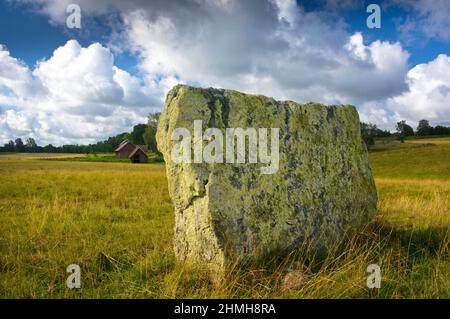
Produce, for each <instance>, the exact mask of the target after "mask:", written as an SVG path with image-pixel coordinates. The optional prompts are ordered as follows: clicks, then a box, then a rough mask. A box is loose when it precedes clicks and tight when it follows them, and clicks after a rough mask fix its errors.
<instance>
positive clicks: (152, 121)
mask: <svg viewBox="0 0 450 319" xmlns="http://www.w3.org/2000/svg"><path fill="white" fill-rule="evenodd" d="M160 115H161V113H159V112H157V113H150V114H149V116H148V122H147V127H146V128H145V132H144V142H145V144H146V145H147V146H148V149H149V151H150V152H157V151H158V147H157V145H156V127H157V126H158V119H159V116H160Z"/></svg>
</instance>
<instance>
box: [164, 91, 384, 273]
mask: <svg viewBox="0 0 450 319" xmlns="http://www.w3.org/2000/svg"><path fill="white" fill-rule="evenodd" d="M195 120H201V121H202V123H203V131H204V130H205V129H207V128H210V127H215V128H218V129H220V130H221V131H222V132H223V133H224V135H225V129H226V128H244V129H245V128H256V129H258V128H268V130H270V128H279V169H278V171H277V172H276V173H274V174H261V171H260V169H261V166H262V165H263V164H262V163H257V164H250V163H244V164H236V163H233V164H230V163H212V164H208V163H180V164H177V163H175V162H173V161H172V158H171V150H172V147H173V145H174V143H175V141H172V140H171V136H172V132H173V130H174V129H176V128H186V129H188V130H189V131H190V132H191V135H192V136H193V135H194V133H193V127H194V124H193V123H194V121H195ZM269 140H270V139H269ZM157 143H158V148H159V150H160V151H161V152H162V154H163V155H164V159H165V162H166V170H167V178H168V185H169V192H170V196H171V199H172V201H173V203H174V206H175V233H174V236H175V238H174V250H175V253H176V255H177V257H178V258H180V259H187V260H197V261H203V262H207V263H210V264H212V265H216V266H219V267H223V266H226V265H227V264H228V263H229V262H231V261H234V260H235V259H236V258H245V257H252V256H262V255H267V254H270V253H272V252H279V251H281V250H290V249H296V248H299V247H306V246H308V247H310V248H313V249H314V250H319V249H326V248H327V247H329V246H330V245H332V244H333V243H335V242H336V241H337V240H339V239H340V238H341V237H342V235H343V233H344V232H345V231H346V230H347V229H351V228H357V227H361V226H362V225H364V224H365V223H367V222H368V221H369V220H370V219H371V218H372V217H373V216H374V215H375V213H376V203H377V195H376V189H375V184H374V180H373V177H372V172H371V169H370V165H369V160H368V154H367V150H366V147H365V145H364V144H363V143H362V141H361V137H360V131H359V117H358V113H357V111H356V109H355V107H353V106H350V105H342V106H325V105H321V104H314V103H309V104H298V103H295V102H291V101H275V100H274V99H272V98H269V97H265V96H259V95H249V94H243V93H240V92H237V91H232V90H222V89H201V88H193V87H189V86H185V85H177V86H175V87H174V88H173V89H172V90H171V91H170V92H169V93H168V95H167V99H166V103H165V105H164V109H163V112H162V114H161V117H160V120H159V122H158V130H157ZM269 145H270V143H269ZM247 152H248V149H247Z"/></svg>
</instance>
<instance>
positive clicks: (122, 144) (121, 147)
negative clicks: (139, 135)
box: [114, 139, 134, 152]
mask: <svg viewBox="0 0 450 319" xmlns="http://www.w3.org/2000/svg"><path fill="white" fill-rule="evenodd" d="M128 144H131V145H133V143H131V142H130V141H129V140H127V139H125V140H123V141H122V143H120V144H119V146H118V147H117V148H116V149H115V151H114V152H120V151H121V150H122V149H123V148H124V147H125V146H127V145H128ZM133 146H134V145H133Z"/></svg>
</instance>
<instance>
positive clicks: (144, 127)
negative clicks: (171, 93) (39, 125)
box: [0, 113, 450, 154]
mask: <svg viewBox="0 0 450 319" xmlns="http://www.w3.org/2000/svg"><path fill="white" fill-rule="evenodd" d="M159 116H160V113H151V114H150V115H149V116H148V120H147V124H137V125H135V126H134V127H133V130H132V131H131V132H130V133H128V132H124V133H121V134H118V135H116V136H112V137H109V138H108V139H107V140H104V141H100V142H97V143H95V144H89V145H71V144H68V145H62V146H53V145H52V144H48V145H46V146H39V145H37V143H36V141H35V140H34V139H33V138H32V137H29V138H27V139H26V140H25V142H24V141H22V139H21V138H16V139H15V140H10V141H9V142H8V143H6V144H4V146H3V147H1V146H0V152H21V153H85V154H89V153H111V152H113V151H114V150H115V149H116V148H117V147H118V146H119V144H120V143H121V142H122V141H123V140H124V139H128V140H129V141H130V142H132V143H133V144H136V145H146V146H147V147H148V150H149V151H150V152H156V151H157V146H156V126H157V123H158V119H159ZM360 127H361V136H362V138H363V140H364V142H365V143H366V144H367V145H373V144H375V139H377V138H378V139H379V138H387V137H389V138H396V139H398V140H400V141H402V142H403V141H404V140H405V138H407V137H410V136H436V135H450V127H445V126H442V125H437V126H435V127H433V126H431V125H430V122H429V121H428V120H420V121H419V124H418V126H417V128H416V130H415V131H414V129H413V128H412V127H411V126H410V125H408V124H407V123H406V121H400V122H398V123H397V127H396V132H395V133H391V132H389V131H387V130H381V129H379V128H378V127H377V126H376V125H375V124H371V123H364V122H361V126H360Z"/></svg>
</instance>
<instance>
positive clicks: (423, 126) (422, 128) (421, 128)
mask: <svg viewBox="0 0 450 319" xmlns="http://www.w3.org/2000/svg"><path fill="white" fill-rule="evenodd" d="M432 134H433V127H431V125H430V122H428V121H427V120H420V121H419V125H418V126H417V135H419V136H426V135H432Z"/></svg>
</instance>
